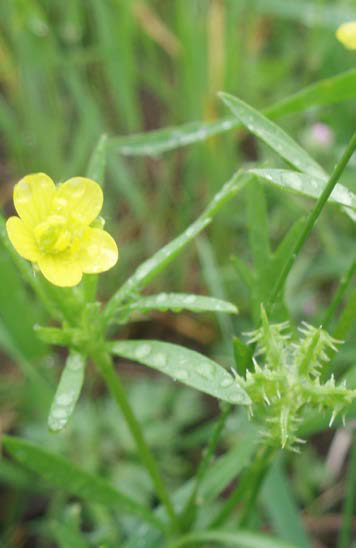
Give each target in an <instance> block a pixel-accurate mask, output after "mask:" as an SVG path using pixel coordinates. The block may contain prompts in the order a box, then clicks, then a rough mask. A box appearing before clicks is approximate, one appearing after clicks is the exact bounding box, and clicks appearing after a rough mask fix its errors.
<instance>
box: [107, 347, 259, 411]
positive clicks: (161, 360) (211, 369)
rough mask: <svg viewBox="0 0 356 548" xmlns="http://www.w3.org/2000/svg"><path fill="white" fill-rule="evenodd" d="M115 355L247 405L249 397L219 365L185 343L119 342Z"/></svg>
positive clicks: (208, 392) (111, 348) (215, 395)
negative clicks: (179, 344) (184, 344)
mask: <svg viewBox="0 0 356 548" xmlns="http://www.w3.org/2000/svg"><path fill="white" fill-rule="evenodd" d="M110 350H111V352H112V353H113V354H117V355H118V356H122V357H124V358H128V359H130V360H134V361H138V362H139V363H143V364H144V365H148V366H149V367H153V368H154V369H157V370H158V371H160V372H161V373H164V374H165V375H169V376H170V377H172V378H173V379H174V380H178V381H180V382H182V383H184V384H186V385H188V386H191V387H192V388H195V389H197V390H200V391H201V392H205V393H206V394H210V395H211V396H214V397H215V398H218V399H221V400H224V401H228V402H230V403H235V404H241V405H247V404H248V403H249V398H248V396H247V394H246V393H245V391H244V390H243V389H241V387H240V386H239V385H238V384H237V382H236V381H235V379H234V378H233V377H232V376H231V375H230V374H229V373H228V372H227V371H226V370H225V369H224V368H223V367H221V366H220V365H219V364H217V363H215V362H214V361H212V360H210V359H209V358H206V357H205V356H203V355H202V354H199V353H198V352H195V351H193V350H188V349H187V348H184V347H183V346H178V345H176V344H171V343H164V342H159V341H150V340H145V341H122V342H121V341H118V342H114V343H112V344H111V345H110Z"/></svg>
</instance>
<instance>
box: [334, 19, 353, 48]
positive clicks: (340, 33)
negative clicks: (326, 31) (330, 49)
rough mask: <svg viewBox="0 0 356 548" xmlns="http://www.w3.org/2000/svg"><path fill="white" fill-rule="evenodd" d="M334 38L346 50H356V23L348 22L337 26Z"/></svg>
mask: <svg viewBox="0 0 356 548" xmlns="http://www.w3.org/2000/svg"><path fill="white" fill-rule="evenodd" d="M336 38H337V39H338V40H339V41H340V42H341V43H342V44H343V45H344V46H345V48H347V49H356V21H349V22H348V23H343V24H342V25H340V26H339V28H338V29H337V31H336Z"/></svg>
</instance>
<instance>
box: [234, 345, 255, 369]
mask: <svg viewBox="0 0 356 548" xmlns="http://www.w3.org/2000/svg"><path fill="white" fill-rule="evenodd" d="M232 344H233V350H234V358H235V364H236V371H237V372H238V374H239V375H240V376H241V377H244V376H245V375H246V369H250V367H251V365H252V356H253V352H254V349H253V347H252V346H251V345H248V344H246V343H245V342H244V341H242V340H241V339H239V337H233V339H232Z"/></svg>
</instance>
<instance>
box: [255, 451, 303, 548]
mask: <svg viewBox="0 0 356 548" xmlns="http://www.w3.org/2000/svg"><path fill="white" fill-rule="evenodd" d="M261 495H262V501H263V504H264V506H265V507H266V510H267V513H268V515H269V517H270V520H271V521H272V525H273V528H274V531H275V532H276V533H277V534H278V536H279V537H280V538H282V539H283V540H286V541H288V542H292V543H295V544H296V546H298V547H300V548H309V547H310V546H311V545H312V543H311V541H310V539H309V538H308V536H307V533H306V531H305V527H304V524H303V521H302V519H301V518H300V516H299V511H298V506H297V503H296V501H295V499H294V497H293V494H292V490H291V488H290V486H289V485H288V482H287V478H286V477H285V474H284V471H283V469H282V467H281V462H280V460H277V461H275V463H274V464H273V465H272V467H271V469H270V471H269V472H268V475H267V477H266V479H265V481H264V483H263V487H262V492H261Z"/></svg>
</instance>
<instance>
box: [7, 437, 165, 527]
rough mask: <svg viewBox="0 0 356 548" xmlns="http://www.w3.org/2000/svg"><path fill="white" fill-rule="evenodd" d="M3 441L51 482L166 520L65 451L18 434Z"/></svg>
mask: <svg viewBox="0 0 356 548" xmlns="http://www.w3.org/2000/svg"><path fill="white" fill-rule="evenodd" d="M2 443H3V445H4V447H5V449H6V451H8V452H9V453H10V455H11V456H12V457H13V458H14V459H15V460H17V461H18V462H20V463H21V464H23V465H24V466H25V467H26V468H28V469H30V470H32V471H33V472H36V473H37V474H39V475H40V476H41V477H42V478H43V479H45V480H46V481H47V482H48V483H50V485H52V486H54V487H57V488H60V489H63V490H64V491H66V492H67V493H70V494H71V495H75V496H78V497H81V498H83V499H85V500H88V501H89V502H90V503H93V502H94V503H98V504H103V505H105V506H118V507H119V508H121V509H122V510H123V511H124V512H128V513H131V514H136V515H138V516H140V517H141V518H142V519H143V520H145V521H147V522H149V523H152V524H153V525H155V526H156V527H159V528H163V524H162V523H161V522H160V521H159V520H158V519H157V518H156V517H155V516H154V514H153V513H152V512H151V511H150V510H149V509H147V508H145V507H144V506H142V505H141V504H139V503H138V502H136V501H135V500H133V499H132V498H130V497H128V496H127V495H125V494H123V493H121V492H120V491H118V490H117V489H115V488H114V487H112V486H111V485H110V483H108V482H107V481H105V480H103V479H102V478H100V477H98V476H96V475H94V474H90V473H89V472H86V471H84V470H83V469H82V468H80V467H78V466H77V465H75V464H72V463H71V462H70V461H69V460H67V459H65V458H64V457H62V456H61V455H57V454H55V453H51V452H49V451H47V450H46V449H43V448H42V447H39V446H38V445H35V444H33V443H31V442H29V441H27V440H24V439H21V438H17V437H14V436H6V435H5V436H3V437H2Z"/></svg>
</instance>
